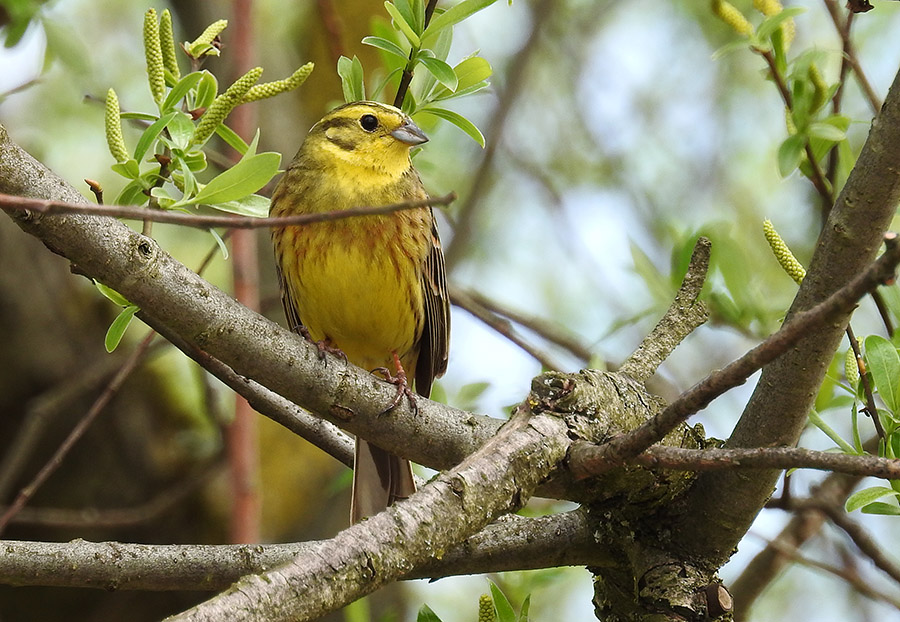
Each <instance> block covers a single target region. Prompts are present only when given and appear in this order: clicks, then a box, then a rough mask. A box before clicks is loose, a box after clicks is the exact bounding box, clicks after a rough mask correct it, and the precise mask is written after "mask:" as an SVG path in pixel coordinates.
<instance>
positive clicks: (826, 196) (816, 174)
mask: <svg viewBox="0 0 900 622" xmlns="http://www.w3.org/2000/svg"><path fill="white" fill-rule="evenodd" d="M759 54H760V56H762V57H763V58H764V59H765V61H766V63H767V64H768V65H769V71H770V73H771V75H772V79H773V80H774V81H775V85H776V86H777V87H778V92H779V93H780V94H781V99H782V100H784V105H785V106H787V108H788V110H793V107H794V106H793V98H792V97H791V91H790V89H788V86H787V83H786V82H785V81H784V76H782V75H781V73H780V72H779V71H778V65H777V64H776V62H775V55H774V54H773V53H772V50H766V51H764V52H759ZM805 150H806V159H807V161H808V163H809V168H810V171H812V176H811V177H810V181H812V184H813V186H815V188H816V192H818V193H819V196H820V197H821V198H822V204H823V205H825V206H826V207H825V210H824V211H828V210H829V209H831V206H832V205H833V204H834V194H833V193H832V191H831V188H830V187H829V186H828V182H827V180H826V179H825V174H824V173H823V172H822V167H821V165H820V164H819V161H818V160H816V156H815V154H814V153H813V150H812V145H811V144H810V142H809V139H807V140H806V145H805Z"/></svg>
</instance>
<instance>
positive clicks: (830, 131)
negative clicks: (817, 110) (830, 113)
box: [806, 121, 847, 143]
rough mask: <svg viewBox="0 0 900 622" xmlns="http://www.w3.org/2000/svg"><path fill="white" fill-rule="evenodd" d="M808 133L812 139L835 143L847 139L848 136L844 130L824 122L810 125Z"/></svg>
mask: <svg viewBox="0 0 900 622" xmlns="http://www.w3.org/2000/svg"><path fill="white" fill-rule="evenodd" d="M806 131H807V132H808V133H809V135H810V136H812V137H815V138H821V139H822V140H830V141H832V142H835V143H837V142H840V141H842V140H844V139H845V138H847V135H846V134H845V133H844V132H843V130H840V129H838V128H836V127H835V126H834V125H832V124H831V123H824V122H822V121H816V122H814V123H810V124H809V127H808V128H807V129H806Z"/></svg>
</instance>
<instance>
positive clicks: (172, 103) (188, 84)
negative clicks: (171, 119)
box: [161, 71, 203, 111]
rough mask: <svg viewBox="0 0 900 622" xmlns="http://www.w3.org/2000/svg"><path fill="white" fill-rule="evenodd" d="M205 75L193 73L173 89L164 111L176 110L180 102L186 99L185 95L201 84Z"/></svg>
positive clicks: (164, 104) (164, 103)
mask: <svg viewBox="0 0 900 622" xmlns="http://www.w3.org/2000/svg"><path fill="white" fill-rule="evenodd" d="M202 77H203V74H202V73H201V72H199V71H193V72H191V73H189V74H188V75H186V76H184V77H183V78H182V79H181V80H179V81H178V84H176V85H175V86H173V87H172V90H171V91H169V94H168V95H167V96H166V99H165V101H164V102H163V105H162V107H161V110H163V111H170V110H175V109H176V106H178V104H179V102H181V100H182V99H184V97H185V95H187V94H188V92H189V91H190V90H191V89H192V88H194V86H196V85H197V83H198V82H200V80H201V78H202Z"/></svg>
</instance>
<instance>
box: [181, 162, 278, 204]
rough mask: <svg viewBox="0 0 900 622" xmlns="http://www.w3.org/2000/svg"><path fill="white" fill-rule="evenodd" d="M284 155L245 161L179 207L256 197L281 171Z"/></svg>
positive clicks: (219, 176) (212, 181)
mask: <svg viewBox="0 0 900 622" xmlns="http://www.w3.org/2000/svg"><path fill="white" fill-rule="evenodd" d="M280 163H281V156H280V155H279V154H277V153H273V152H268V153H260V154H258V155H255V156H252V157H249V158H245V159H243V160H241V161H240V162H238V163H237V164H235V165H234V166H232V167H231V168H230V169H228V170H227V171H225V172H224V173H222V174H220V175H218V176H217V177H214V178H213V179H212V180H211V181H210V182H209V183H208V184H206V186H204V188H203V189H202V190H201V191H200V192H198V193H197V195H196V196H194V197H191V198H189V199H182V200H181V201H179V202H178V203H176V204H175V206H176V207H181V206H184V205H192V204H196V203H205V204H208V205H213V204H216V203H228V202H229V201H235V200H237V199H240V198H242V197H245V196H247V195H248V194H253V193H254V192H256V191H257V190H259V189H260V188H262V187H263V186H265V185H266V184H267V183H269V180H271V179H272V178H273V177H274V176H275V174H276V173H277V172H278V165H279V164H280Z"/></svg>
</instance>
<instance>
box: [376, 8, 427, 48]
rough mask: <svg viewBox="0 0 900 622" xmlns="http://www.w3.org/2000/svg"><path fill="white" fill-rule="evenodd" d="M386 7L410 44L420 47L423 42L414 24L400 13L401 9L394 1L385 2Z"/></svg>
mask: <svg viewBox="0 0 900 622" xmlns="http://www.w3.org/2000/svg"><path fill="white" fill-rule="evenodd" d="M384 8H385V9H387V12H388V15H390V16H391V19H392V20H393V21H394V25H395V26H396V27H397V28H398V29H399V30H400V32H402V33H403V36H405V37H406V39H407V41H409V43H410V45H412V46H413V47H415V48H417V47H420V46H421V45H422V42H421V40H420V39H419V35H417V34H416V31H415V30H414V29H413V27H412V25H411V24H410V23H409V22H407V21H406V19H405V18H404V17H403V15H401V14H400V10H399V9H398V8H397V7H396V6H395V5H394V4H393V3H391V2H387V1H386V2H385V3H384Z"/></svg>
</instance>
